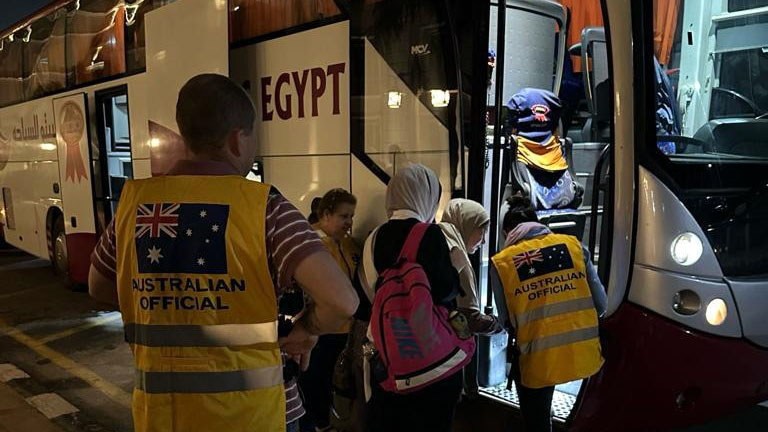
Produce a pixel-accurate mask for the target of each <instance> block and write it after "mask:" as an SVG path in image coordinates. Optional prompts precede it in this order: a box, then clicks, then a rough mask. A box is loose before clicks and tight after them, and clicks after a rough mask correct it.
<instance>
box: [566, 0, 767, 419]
mask: <svg viewBox="0 0 768 432" xmlns="http://www.w3.org/2000/svg"><path fill="white" fill-rule="evenodd" d="M604 3H605V5H604V9H605V11H606V12H607V18H608V19H607V22H608V23H609V25H610V28H609V31H608V32H606V33H607V34H608V35H609V37H608V40H607V44H608V45H607V46H608V52H609V54H610V55H609V59H610V61H609V62H608V66H609V68H608V69H609V71H610V82H611V83H612V86H613V91H612V95H613V97H612V98H609V99H608V103H610V104H611V105H612V106H611V112H612V115H611V116H610V118H609V121H610V123H611V125H612V137H613V141H612V143H611V144H610V148H609V150H608V153H609V154H610V155H611V156H612V158H613V159H612V163H611V164H610V167H609V168H610V170H609V171H610V173H608V172H606V171H605V170H604V171H603V172H601V173H597V174H596V176H595V182H596V184H607V185H610V187H611V188H613V189H612V191H611V190H609V191H608V194H607V201H606V205H605V206H604V208H605V209H606V210H609V211H613V212H614V214H615V215H616V217H615V218H613V221H612V226H610V227H608V228H607V229H606V227H605V226H604V227H603V230H602V233H603V234H604V235H605V237H604V240H603V241H599V242H596V243H597V244H598V245H599V246H603V245H606V244H607V245H610V250H603V248H599V247H598V246H596V245H595V242H590V245H591V247H593V248H595V249H599V254H600V258H599V260H600V261H601V264H602V263H603V261H604V257H607V259H609V262H610V268H601V272H600V273H601V277H604V278H605V279H604V280H603V282H604V283H605V285H606V287H607V288H608V311H607V315H608V317H607V318H606V319H605V320H604V321H603V323H602V325H601V329H600V330H601V340H602V347H603V354H604V357H605V359H606V362H605V364H604V366H603V368H602V369H601V371H600V372H599V373H598V374H597V375H595V376H593V377H591V378H590V379H589V380H587V383H586V384H585V385H584V386H583V388H582V390H581V392H580V396H579V399H578V400H577V403H576V406H575V409H574V411H573V413H572V414H571V418H570V426H571V428H570V429H571V430H577V431H612V430H627V431H632V430H638V431H640V430H661V429H667V428H675V427H683V426H687V425H692V424H696V423H704V422H707V421H709V420H711V419H712V418H715V417H717V416H722V415H724V414H727V413H730V412H733V411H735V410H738V409H743V408H746V407H749V406H750V405H754V404H756V403H759V402H761V401H764V400H766V399H768V370H767V369H766V368H765V365H766V364H768V324H766V320H765V319H764V316H765V315H764V312H761V311H764V310H765V308H766V305H768V277H767V276H766V270H765V269H766V268H768V267H767V265H768V242H766V241H765V238H766V236H768V224H766V222H768V175H767V174H766V173H768V170H766V168H768V152H766V148H768V138H766V137H768V114H767V113H768V93H766V92H765V88H764V84H763V83H765V82H766V80H767V79H768V31H766V24H765V23H766V18H768V10H766V7H765V6H766V5H767V4H768V2H765V1H755V2H741V1H731V0H723V1H712V2H700V1H697V0H681V1H658V2H630V1H611V2H604ZM597 106H598V108H599V106H600V101H599V96H598V101H597ZM603 225H605V224H603ZM593 226H594V224H593ZM596 252H597V251H596Z"/></svg>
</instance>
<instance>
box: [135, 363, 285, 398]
mask: <svg viewBox="0 0 768 432" xmlns="http://www.w3.org/2000/svg"><path fill="white" fill-rule="evenodd" d="M282 382H283V368H282V366H270V367H264V368H258V369H245V370H236V371H226V372H146V371H142V370H138V369H137V370H136V388H137V389H139V390H142V391H144V392H146V393H150V394H157V393H222V392H235V391H246V390H255V389H260V388H267V387H273V386H277V385H280V384H281V383H282Z"/></svg>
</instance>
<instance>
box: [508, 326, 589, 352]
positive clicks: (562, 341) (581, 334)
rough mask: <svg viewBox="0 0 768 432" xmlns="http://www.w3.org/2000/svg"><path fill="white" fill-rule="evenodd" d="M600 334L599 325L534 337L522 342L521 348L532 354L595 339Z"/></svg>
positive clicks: (521, 350)
mask: <svg viewBox="0 0 768 432" xmlns="http://www.w3.org/2000/svg"><path fill="white" fill-rule="evenodd" d="M598 336H599V334H598V330H597V327H589V328H583V329H578V330H573V331H569V332H565V333H559V334H556V335H552V336H545V337H542V338H538V339H534V340H532V341H530V342H528V343H523V344H520V345H519V348H520V353H521V354H531V353H534V352H536V351H541V350H545V349H549V348H555V347H559V346H562V345H568V344H572V343H576V342H581V341H586V340H590V339H594V338H596V337H598Z"/></svg>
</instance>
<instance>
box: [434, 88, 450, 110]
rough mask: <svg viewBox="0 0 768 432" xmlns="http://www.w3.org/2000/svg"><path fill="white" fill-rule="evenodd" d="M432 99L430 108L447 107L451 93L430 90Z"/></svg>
mask: <svg viewBox="0 0 768 432" xmlns="http://www.w3.org/2000/svg"><path fill="white" fill-rule="evenodd" d="M429 94H430V96H431V97H432V106H433V107H435V108H442V107H447V106H448V102H450V101H451V93H450V92H449V91H448V90H430V91H429Z"/></svg>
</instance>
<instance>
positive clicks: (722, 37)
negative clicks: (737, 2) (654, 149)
mask: <svg viewBox="0 0 768 432" xmlns="http://www.w3.org/2000/svg"><path fill="white" fill-rule="evenodd" d="M666 3H669V5H668V6H667V7H666V9H665V10H664V11H663V12H664V16H663V18H662V17H657V20H656V23H657V28H656V29H655V31H654V34H655V41H654V42H655V48H656V50H655V55H656V58H655V65H654V66H655V76H656V135H657V146H658V149H659V150H661V152H662V153H664V154H665V155H668V156H669V157H670V159H672V160H673V161H678V162H685V161H690V160H691V159H694V160H698V159H700V160H702V161H704V160H706V161H708V162H711V161H712V160H713V159H714V160H723V161H724V162H725V161H734V160H739V159H743V160H753V161H754V160H765V159H766V158H768V146H766V145H765V139H766V138H765V137H766V132H768V85H766V82H768V10H766V8H764V7H763V8H753V9H743V10H737V11H731V10H729V7H731V6H732V5H730V3H733V2H728V1H713V2H700V1H685V2H666ZM660 12H662V11H659V10H657V14H660ZM663 20H666V22H664V23H660V22H659V21H663ZM670 28H672V29H675V30H674V31H673V32H670V31H669V30H668V29H670ZM710 35H714V38H712V37H710Z"/></svg>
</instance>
